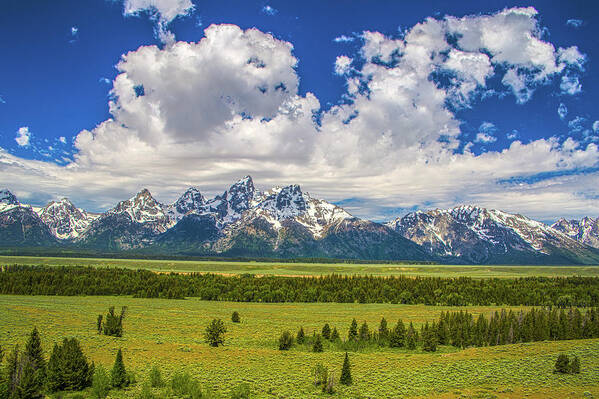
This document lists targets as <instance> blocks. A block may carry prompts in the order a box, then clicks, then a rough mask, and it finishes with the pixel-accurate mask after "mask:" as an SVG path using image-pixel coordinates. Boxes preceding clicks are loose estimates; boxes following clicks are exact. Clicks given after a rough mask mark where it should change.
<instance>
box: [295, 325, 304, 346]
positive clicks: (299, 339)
mask: <svg viewBox="0 0 599 399" xmlns="http://www.w3.org/2000/svg"><path fill="white" fill-rule="evenodd" d="M295 340H296V341H297V343H298V344H300V345H302V344H303V343H304V342H305V340H306V335H305V334H304V327H300V328H299V330H298V331H297V336H296V338H295Z"/></svg>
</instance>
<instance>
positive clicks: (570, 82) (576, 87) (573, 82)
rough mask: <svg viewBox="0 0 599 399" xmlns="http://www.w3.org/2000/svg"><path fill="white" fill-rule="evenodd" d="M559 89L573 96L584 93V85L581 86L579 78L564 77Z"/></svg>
mask: <svg viewBox="0 0 599 399" xmlns="http://www.w3.org/2000/svg"><path fill="white" fill-rule="evenodd" d="M559 88H560V89H561V90H562V93H565V94H569V95H571V96H573V95H575V94H578V93H580V92H581V91H582V84H580V81H579V80H578V76H569V75H564V76H562V81H561V83H560V85H559Z"/></svg>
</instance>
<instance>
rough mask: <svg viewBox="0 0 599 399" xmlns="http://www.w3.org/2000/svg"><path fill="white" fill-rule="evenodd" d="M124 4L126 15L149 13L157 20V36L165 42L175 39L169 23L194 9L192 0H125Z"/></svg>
mask: <svg viewBox="0 0 599 399" xmlns="http://www.w3.org/2000/svg"><path fill="white" fill-rule="evenodd" d="M123 6H124V8H123V14H124V15H126V16H132V15H134V16H137V15H140V14H142V13H147V14H149V15H150V18H152V19H153V20H154V21H156V28H155V32H156V36H157V37H158V39H160V41H162V42H163V43H165V44H172V43H174V41H175V35H174V34H173V33H172V32H171V31H169V30H168V25H169V24H170V23H171V22H172V21H173V20H174V19H176V18H177V17H182V16H187V15H189V14H191V13H192V12H193V10H194V5H193V3H192V2H191V0H124V3H123Z"/></svg>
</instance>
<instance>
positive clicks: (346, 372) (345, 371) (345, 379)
mask: <svg viewBox="0 0 599 399" xmlns="http://www.w3.org/2000/svg"><path fill="white" fill-rule="evenodd" d="M339 382H340V383H341V384H343V385H351V384H352V382H353V381H352V376H351V366H350V364H349V356H348V354H347V352H345V359H344V360H343V368H342V369H341V378H340V379H339Z"/></svg>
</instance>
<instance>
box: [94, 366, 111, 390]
mask: <svg viewBox="0 0 599 399" xmlns="http://www.w3.org/2000/svg"><path fill="white" fill-rule="evenodd" d="M109 391H110V377H109V376H108V373H107V372H106V369H105V368H104V367H102V365H101V364H100V365H98V367H96V370H95V372H94V377H93V379H92V397H94V398H96V399H104V398H105V397H106V396H108V392H109Z"/></svg>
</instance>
